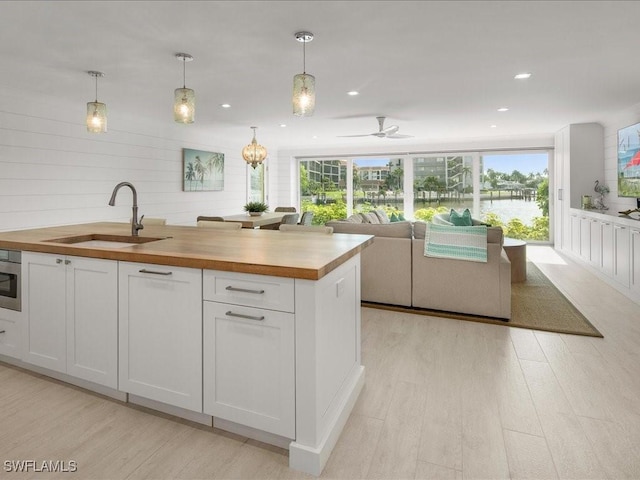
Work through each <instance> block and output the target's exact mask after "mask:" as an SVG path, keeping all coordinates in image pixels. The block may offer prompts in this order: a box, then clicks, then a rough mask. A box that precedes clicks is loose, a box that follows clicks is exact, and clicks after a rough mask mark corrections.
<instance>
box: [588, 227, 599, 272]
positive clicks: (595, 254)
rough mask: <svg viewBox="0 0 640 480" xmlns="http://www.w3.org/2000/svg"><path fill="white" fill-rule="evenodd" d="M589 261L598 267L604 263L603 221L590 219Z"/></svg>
mask: <svg viewBox="0 0 640 480" xmlns="http://www.w3.org/2000/svg"><path fill="white" fill-rule="evenodd" d="M589 242H590V244H589V262H590V263H591V264H592V265H593V266H594V267H596V268H601V265H602V223H601V222H600V221H598V220H596V219H595V218H591V219H589Z"/></svg>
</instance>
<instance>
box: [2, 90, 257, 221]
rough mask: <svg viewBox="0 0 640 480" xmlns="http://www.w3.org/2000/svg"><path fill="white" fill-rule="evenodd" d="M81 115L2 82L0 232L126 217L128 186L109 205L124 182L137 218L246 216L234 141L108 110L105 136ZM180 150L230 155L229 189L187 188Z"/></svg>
mask: <svg viewBox="0 0 640 480" xmlns="http://www.w3.org/2000/svg"><path fill="white" fill-rule="evenodd" d="M27 99H28V100H27ZM84 109H85V105H84V104H80V105H70V104H69V103H65V102H64V101H62V100H58V99H56V98H55V97H40V98H34V97H30V96H23V95H20V94H16V92H7V91H3V90H2V86H1V85H0V231H9V230H21V229H27V228H36V227H45V226H55V225H65V224H72V223H90V222H95V221H129V219H130V217H131V206H132V194H131V191H130V190H129V189H128V188H123V189H121V190H120V191H119V193H118V197H117V199H116V206H115V207H110V206H109V205H108V201H109V198H110V196H111V192H112V191H113V188H114V187H115V185H116V184H117V183H119V182H121V181H128V182H131V183H132V184H133V185H134V186H135V187H136V190H137V193H138V205H139V214H140V215H142V214H144V215H146V216H147V217H164V218H166V219H167V221H168V223H170V224H178V225H195V223H196V217H197V216H198V215H225V214H234V213H239V212H240V211H242V206H243V205H244V203H245V202H246V196H247V177H246V168H247V167H246V164H245V162H244V161H243V160H242V158H241V157H240V148H239V147H238V146H237V145H233V146H228V145H227V146H225V145H223V144H221V143H222V142H220V143H217V142H216V141H215V138H214V139H213V140H211V138H212V135H211V134H210V133H208V132H204V131H202V129H198V127H197V126H196V125H195V124H194V125H189V126H186V125H177V124H174V123H173V122H172V120H171V117H170V113H169V114H168V120H166V121H163V122H154V121H149V120H147V121H144V120H143V119H139V118H135V119H134V118H131V117H130V116H129V117H127V116H124V115H121V116H120V117H118V115H117V114H115V115H114V114H112V113H111V112H110V114H109V131H108V132H107V133H105V134H90V133H88V132H87V131H86V127H85V126H84V124H83V120H84ZM163 120H164V119H163ZM182 148H194V149H198V150H207V151H215V152H222V153H224V154H225V167H224V190H223V191H216V192H183V191H182Z"/></svg>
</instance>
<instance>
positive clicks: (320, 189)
mask: <svg viewBox="0 0 640 480" xmlns="http://www.w3.org/2000/svg"><path fill="white" fill-rule="evenodd" d="M549 153H550V152H549V151H546V150H545V151H508V152H462V153H425V154H411V155H388V156H376V157H356V156H354V157H343V158H332V159H300V160H299V169H300V177H299V195H300V197H299V198H300V207H301V211H307V210H310V211H313V212H314V223H315V224H318V225H319V224H324V223H325V222H326V221H329V220H332V219H344V218H347V217H348V216H349V215H352V214H353V213H358V212H368V211H371V210H373V209H384V210H385V211H386V212H387V215H388V216H389V217H391V216H392V215H393V214H395V216H396V217H398V218H406V219H408V220H426V221H429V220H431V218H432V217H433V215H434V214H436V213H439V212H449V211H450V210H451V209H456V210H463V209H466V208H468V209H469V210H470V211H471V212H472V215H473V217H474V218H477V219H480V220H482V221H484V222H486V223H489V224H491V225H497V226H501V227H502V228H503V230H504V231H505V235H507V236H510V237H514V238H521V239H526V240H530V241H549V240H550V234H549V214H550V212H549V171H550V170H551V169H550V168H549V161H550V155H549Z"/></svg>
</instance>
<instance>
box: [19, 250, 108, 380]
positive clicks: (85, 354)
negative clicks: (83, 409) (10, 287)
mask: <svg viewBox="0 0 640 480" xmlns="http://www.w3.org/2000/svg"><path fill="white" fill-rule="evenodd" d="M22 264H23V269H22V271H23V276H24V280H23V281H24V284H23V285H24V287H25V288H23V290H22V292H23V297H24V301H23V309H24V312H23V313H24V316H25V321H24V325H25V330H24V332H23V334H24V352H23V360H24V361H25V362H28V363H32V364H34V365H38V366H41V367H44V368H48V369H51V370H55V371H58V372H62V373H67V374H69V375H72V376H74V377H77V378H81V379H83V380H88V381H91V382H94V383H98V384H100V385H105V386H108V387H111V388H117V384H118V380H117V375H118V369H117V365H118V349H117V341H118V333H117V332H118V311H117V301H118V263H117V262H115V261H111V260H100V259H93V258H84V257H70V256H68V257H66V256H63V255H54V254H43V253H31V252H24V253H23V256H22Z"/></svg>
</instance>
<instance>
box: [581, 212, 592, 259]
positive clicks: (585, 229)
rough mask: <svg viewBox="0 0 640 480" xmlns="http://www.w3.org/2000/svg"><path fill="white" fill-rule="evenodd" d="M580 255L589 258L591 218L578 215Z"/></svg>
mask: <svg viewBox="0 0 640 480" xmlns="http://www.w3.org/2000/svg"><path fill="white" fill-rule="evenodd" d="M580 256H581V257H582V258H583V260H585V261H587V262H588V261H590V260H591V219H589V218H587V217H585V216H581V217H580Z"/></svg>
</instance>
